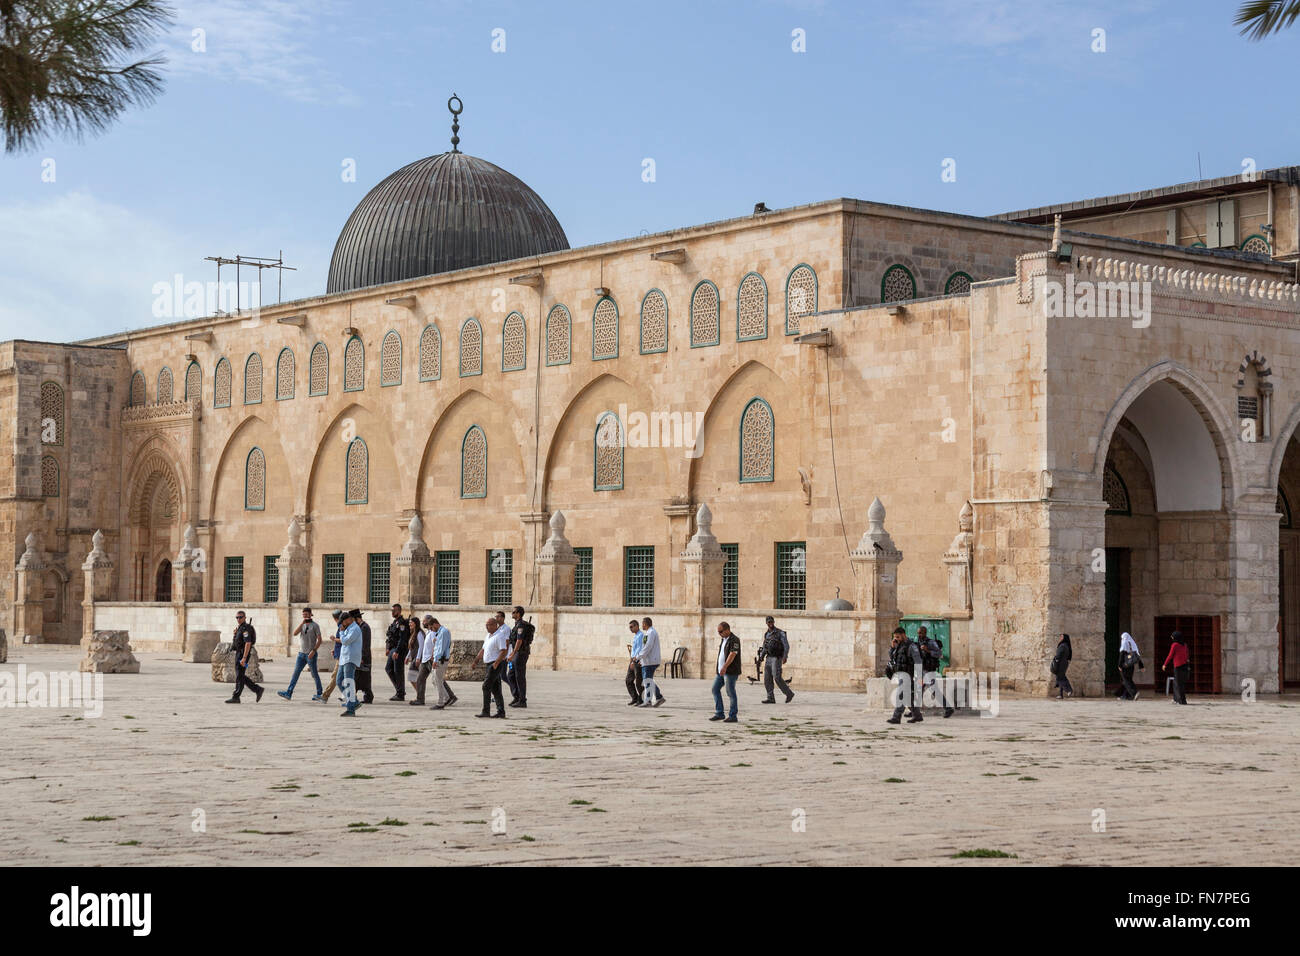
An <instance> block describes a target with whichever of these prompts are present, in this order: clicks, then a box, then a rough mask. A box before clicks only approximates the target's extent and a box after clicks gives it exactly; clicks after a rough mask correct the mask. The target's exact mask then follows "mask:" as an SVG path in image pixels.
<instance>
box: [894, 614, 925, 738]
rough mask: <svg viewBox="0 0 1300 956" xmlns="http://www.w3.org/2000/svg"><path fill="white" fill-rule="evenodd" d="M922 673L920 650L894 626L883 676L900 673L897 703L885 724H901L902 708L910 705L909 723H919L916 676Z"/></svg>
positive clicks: (918, 689) (921, 718) (904, 633)
mask: <svg viewBox="0 0 1300 956" xmlns="http://www.w3.org/2000/svg"><path fill="white" fill-rule="evenodd" d="M923 673H924V669H923V667H922V664H921V652H920V650H918V649H917V646H916V645H915V644H913V643H912V642H911V641H910V640H908V637H907V632H906V631H905V630H903V629H902V628H901V627H896V628H894V638H893V641H892V642H891V643H890V647H889V663H888V664H887V665H885V676H886V677H893V676H894V675H895V674H898V675H901V676H900V679H899V682H898V688H897V690H895V693H896V694H898V697H897V700H898V703H897V704H896V705H895V706H894V714H893V716H892V717H887V718H886V719H885V723H887V724H901V723H902V722H903V708H904V707H907V706H909V705H910V708H911V709H910V711H909V713H908V715H907V722H908V723H909V724H919V723H920V722H921V721H922V720H924V719H925V718H923V717H922V716H921V705H920V702H919V700H918V699H917V698H918V697H919V696H920V693H921V690H920V688H919V687H918V686H917V683H916V679H917V676H918V675H920V674H923Z"/></svg>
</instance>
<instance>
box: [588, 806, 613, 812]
mask: <svg viewBox="0 0 1300 956" xmlns="http://www.w3.org/2000/svg"><path fill="white" fill-rule="evenodd" d="M587 812H588V813H608V812H609V811H608V810H602V809H601V808H600V807H588V808H587Z"/></svg>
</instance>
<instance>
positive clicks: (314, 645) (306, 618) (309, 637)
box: [276, 607, 324, 700]
mask: <svg viewBox="0 0 1300 956" xmlns="http://www.w3.org/2000/svg"><path fill="white" fill-rule="evenodd" d="M293 634H294V637H296V638H298V639H299V640H300V641H301V642H302V643H300V644H299V645H298V660H297V662H296V663H295V664H294V665H293V677H291V678H289V686H288V687H286V688H285V689H284V690H278V691H276V693H277V694H279V695H280V696H281V697H283V698H284V699H285V700H291V699H292V698H293V689H294V688H295V687H297V686H298V676H299V675H300V674H302V669H303V668H304V667H306V666H307V665H309V664H310V665H311V676H312V680H314V681H315V682H316V696H315V697H313V698H312V700H320V699H321V696H322V695H323V694H324V688H323V687H322V686H321V682H320V671H318V670H317V669H316V653H317V652H318V651H319V650H320V625H319V624H317V623H316V622H315V621H313V620H312V619H311V608H309V607H305V608H303V609H302V623H301V624H299V625H298V627H297V628H296V629H295V630H294V632H293Z"/></svg>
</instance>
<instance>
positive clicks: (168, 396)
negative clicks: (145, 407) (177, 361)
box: [154, 368, 173, 405]
mask: <svg viewBox="0 0 1300 956" xmlns="http://www.w3.org/2000/svg"><path fill="white" fill-rule="evenodd" d="M172 391H173V382H172V370H171V369H169V368H165V369H163V370H162V371H161V372H159V373H158V394H157V395H155V396H154V400H155V401H156V402H157V403H158V404H159V405H170V404H171V403H172Z"/></svg>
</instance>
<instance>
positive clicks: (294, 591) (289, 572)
mask: <svg viewBox="0 0 1300 956" xmlns="http://www.w3.org/2000/svg"><path fill="white" fill-rule="evenodd" d="M275 570H276V574H277V575H278V577H279V579H280V603H281V604H283V605H289V604H305V603H307V600H308V598H307V579H308V576H309V575H310V574H311V555H310V553H308V551H307V548H306V547H305V546H304V545H303V543H302V525H300V524H298V519H297V518H296V517H293V518H290V519H289V538H288V540H287V541H286V542H285V545H284V550H283V551H281V552H280V556H279V557H278V558H276V559H275Z"/></svg>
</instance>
